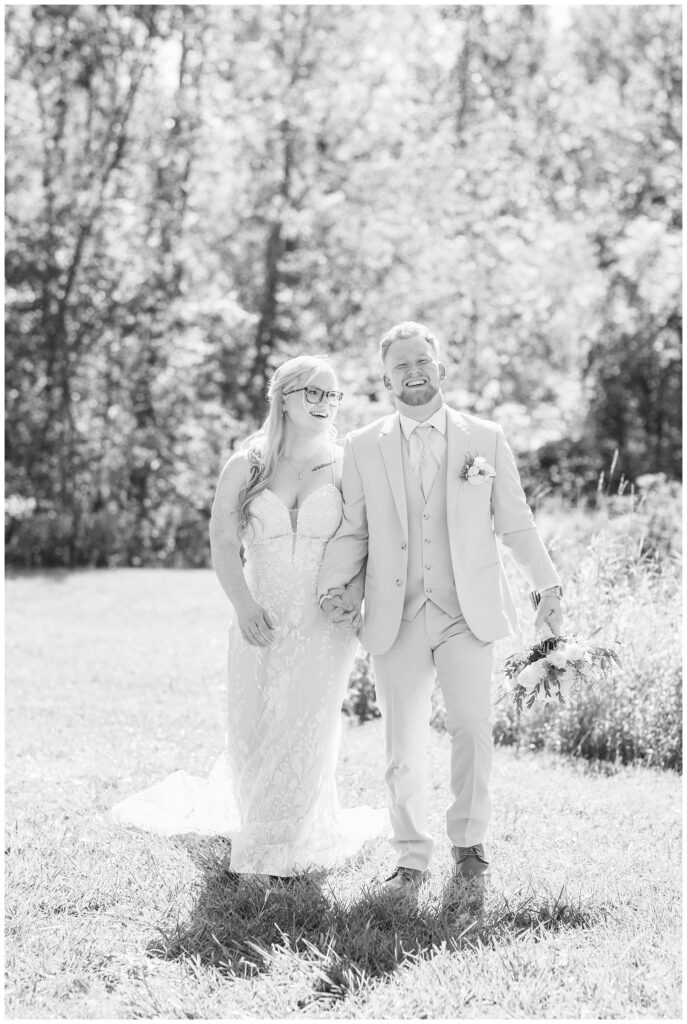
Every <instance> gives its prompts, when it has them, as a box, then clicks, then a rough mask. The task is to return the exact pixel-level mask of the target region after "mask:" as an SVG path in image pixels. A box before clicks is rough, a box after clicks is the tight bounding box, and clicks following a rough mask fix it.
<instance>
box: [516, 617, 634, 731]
mask: <svg viewBox="0 0 687 1024" xmlns="http://www.w3.org/2000/svg"><path fill="white" fill-rule="evenodd" d="M616 667H620V658H619V657H618V652H617V643H614V644H613V645H611V646H603V645H600V644H593V643H591V642H590V641H589V640H584V639H582V638H580V637H576V636H569V637H566V636H556V637H547V638H546V639H544V640H540V641H539V642H538V643H536V644H533V645H532V646H531V647H528V648H526V649H525V650H524V651H516V653H515V654H511V655H510V657H509V658H506V660H505V662H504V666H503V673H504V686H503V689H504V691H505V692H504V693H503V694H502V696H501V697H500V698H499V699H500V700H501V699H503V697H505V696H507V695H508V694H510V696H511V700H512V702H513V704H514V705H515V707H516V709H517V712H518V716H519V715H520V714H521V712H522V708H523V704H524V705H525V706H526V707H527V708H531V707H532V705H533V704H534V703H535V701H537V700H543V701H546V700H557V701H558V702H559V703H561V704H568V703H570V697H571V694H572V691H573V688H574V687H575V686H576V685H578V684H583V685H590V684H593V683H598V682H599V681H600V680H602V679H604V678H605V677H606V676H608V675H609V674H610V673H611V672H612V671H613V670H614V669H615V668H616Z"/></svg>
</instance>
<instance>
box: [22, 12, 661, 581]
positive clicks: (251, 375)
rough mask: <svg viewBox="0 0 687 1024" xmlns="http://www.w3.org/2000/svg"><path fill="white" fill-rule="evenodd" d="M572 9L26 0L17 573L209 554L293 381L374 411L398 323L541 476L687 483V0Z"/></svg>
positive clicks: (352, 420)
mask: <svg viewBox="0 0 687 1024" xmlns="http://www.w3.org/2000/svg"><path fill="white" fill-rule="evenodd" d="M570 10H572V11H573V13H572V14H571V15H563V16H561V15H557V16H556V15H555V12H554V10H553V8H547V7H545V6H544V7H542V6H515V7H493V6H479V5H472V6H470V5H463V6H445V7H441V6H439V7H431V6H430V7H421V6H408V7H395V8H384V7H378V6H377V7H375V6H372V7H350V6H335V5H334V6H330V5H324V6H320V7H318V6H313V5H303V6H291V5H289V6H267V7H259V6H224V5H220V6H207V7H202V6H200V7H199V6H195V5H188V6H171V5H170V6H167V5H160V6H151V5H103V6H85V5H45V6H40V5H35V6H32V7H19V6H16V7H12V6H9V7H8V8H7V26H6V65H7V67H6V78H7V105H6V111H7V112H6V153H7V169H6V187H7V199H6V214H7V223H6V243H7V250H6V282H7V288H6V295H7V324H6V339H7V344H6V352H7V369H6V384H7V401H6V407H7V429H6V437H7V458H6V464H7V485H8V494H9V500H8V504H7V544H8V547H7V552H8V559H9V560H10V561H14V562H17V563H19V564H26V565H45V564H64V565H73V564H96V565H105V564H142V563H146V564H203V563H204V562H205V561H206V559H207V544H206V532H207V518H208V513H209V506H210V502H211V497H212V491H213V487H214V483H215V479H216V476H217V473H218V471H219V469H220V467H221V464H222V461H223V460H224V459H225V458H226V456H227V455H228V454H229V453H230V451H231V449H232V447H233V445H234V444H235V443H237V441H238V440H239V439H241V438H242V437H244V436H245V435H246V434H247V433H248V432H249V431H250V430H251V429H252V428H253V427H254V426H255V425H256V423H257V422H258V421H259V419H260V418H261V416H262V414H263V413H264V395H265V386H266V383H267V380H268V379H269V376H270V373H271V371H272V369H273V367H274V366H275V365H276V364H278V362H279V361H281V360H282V359H283V358H284V357H285V356H288V355H291V354H294V353H296V352H298V351H303V350H305V351H324V352H329V353H331V354H332V356H333V357H334V359H335V362H336V365H337V367H338V368H339V370H340V375H341V378H342V386H343V388H344V390H345V392H346V403H345V406H344V409H343V410H342V414H341V418H340V427H341V429H343V430H345V429H350V428H352V427H355V426H358V425H361V424H362V423H364V422H367V421H369V420H370V419H371V418H374V417H375V416H377V415H381V414H382V413H384V412H386V411H387V409H388V404H387V399H386V396H385V394H384V391H383V388H382V387H381V385H380V379H379V378H380V375H379V371H378V366H377V362H376V340H377V338H378V337H379V335H380V334H381V332H382V331H383V330H384V329H386V328H387V327H388V326H389V325H390V324H391V323H393V322H395V321H397V320H402V319H418V320H424V321H426V322H428V323H430V324H431V325H432V327H433V328H434V329H435V331H436V333H437V334H438V336H439V337H440V338H441V339H442V341H443V343H444V346H445V349H446V354H447V356H448V358H449V361H450V364H451V368H450V372H449V381H448V385H447V389H446V396H447V399H448V400H449V401H451V402H452V403H455V404H457V405H459V406H460V407H462V408H467V409H469V410H471V411H473V412H476V413H477V414H479V415H486V416H493V417H495V418H497V419H499V420H501V421H502V422H503V423H504V425H505V426H506V428H507V430H508V432H509V434H510V436H511V438H512V440H513V441H514V443H515V447H516V448H517V449H518V450H519V451H520V452H521V453H522V454H523V457H524V464H525V465H526V466H527V467H528V474H529V477H531V479H532V480H533V481H537V482H539V483H541V484H543V485H546V484H548V485H549V486H555V487H560V488H562V489H563V490H566V491H568V492H570V493H576V492H579V491H581V490H584V489H585V488H586V487H587V486H591V487H593V485H594V482H595V478H596V476H597V474H598V471H599V470H600V469H601V468H602V467H603V466H604V464H606V463H607V462H608V460H609V458H610V456H611V454H612V453H613V451H614V450H615V449H618V450H619V453H620V454H619V462H618V466H619V469H620V471H622V472H623V473H625V475H626V476H627V477H629V478H633V477H635V476H636V475H638V474H641V473H646V472H654V473H655V472H664V473H666V474H668V475H672V476H677V475H679V472H680V456H679V450H680V435H679V429H680V332H681V318H680V299H679V293H680V277H679V255H680V250H679V245H680V231H681V222H680V209H681V206H680V151H681V137H680V125H681V109H680V98H681V77H680V75H681V71H680V68H681V63H680V61H681V54H680V11H679V8H677V7H674V6H664V7H609V6H602V7H596V8H594V7H591V8H590V7H584V8H575V9H570ZM561 17H565V18H567V20H565V21H561ZM542 446H543V447H542ZM537 453H541V454H540V455H538V454H537ZM556 453H560V458H558V456H557V454H556Z"/></svg>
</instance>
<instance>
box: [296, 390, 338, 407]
mask: <svg viewBox="0 0 687 1024" xmlns="http://www.w3.org/2000/svg"><path fill="white" fill-rule="evenodd" d="M299 391H305V400H306V402H308V404H309V405H319V404H320V402H321V401H322V399H323V398H324V397H325V396H326V398H327V401H328V403H329V404H330V405H338V404H339V403H340V402H341V399H342V398H343V391H323V390H322V388H313V387H310V386H308V387H305V388H294V390H293V391H285V392H284V394H285V395H297V394H298V392H299Z"/></svg>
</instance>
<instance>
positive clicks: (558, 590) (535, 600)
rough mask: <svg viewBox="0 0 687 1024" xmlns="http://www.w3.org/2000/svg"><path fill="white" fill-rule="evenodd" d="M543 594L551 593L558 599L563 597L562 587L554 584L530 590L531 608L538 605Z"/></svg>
mask: <svg viewBox="0 0 687 1024" xmlns="http://www.w3.org/2000/svg"><path fill="white" fill-rule="evenodd" d="M544 594H553V595H554V597H557V598H558V600H559V601H560V600H562V598H563V587H559V586H558V585H556V586H555V587H545V588H544V589H543V590H530V601H531V602H532V607H533V608H536V607H537V606H538V604H539V602H540V601H541V599H542V597H543V596H544Z"/></svg>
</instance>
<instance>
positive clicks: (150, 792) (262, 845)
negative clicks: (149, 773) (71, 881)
mask: <svg viewBox="0 0 687 1024" xmlns="http://www.w3.org/2000/svg"><path fill="white" fill-rule="evenodd" d="M292 513H295V515H294V518H293V519H292ZM251 515H252V519H251V528H250V529H249V531H248V533H249V536H248V537H247V538H246V540H245V544H244V546H245V559H246V560H245V565H244V571H245V574H246V580H247V583H248V586H249V588H250V590H251V593H252V594H253V597H254V598H255V600H256V601H257V602H258V604H260V605H262V606H263V607H264V608H266V609H267V611H268V612H269V614H270V618H271V621H272V622H273V624H275V625H276V627H277V628H276V631H275V640H274V642H273V643H272V645H271V646H269V647H267V648H260V647H254V646H251V645H250V644H247V643H246V642H245V641H244V640H243V637H242V636H241V633H240V630H239V627H238V623H237V621H236V619H235V618H234V621H233V622H232V624H231V626H230V628H229V653H228V679H229V685H228V696H229V706H228V729H227V744H226V748H225V751H224V752H223V754H222V755H221V756H220V758H219V759H218V761H217V763H216V764H215V766H214V768H213V770H212V772H211V774H210V776H209V778H207V779H199V778H195V777H193V776H190V775H188V774H187V773H186V772H182V771H177V772H174V773H173V774H172V775H171V776H169V777H168V778H167V779H165V780H164V781H163V782H161V783H158V784H156V785H154V786H151V787H150V788H149V789H147V790H144V791H143V792H142V793H138V794H135V795H134V796H132V797H128V798H127V799H125V800H123V801H121V803H119V804H116V805H115V807H114V808H113V809H112V812H111V814H112V817H113V818H114V820H115V821H117V822H119V823H120V824H127V825H135V826H137V827H139V828H144V829H147V830H149V831H156V832H163V833H165V834H168V835H171V834H177V833H183V832H197V833H201V834H215V835H218V834H219V835H225V836H230V837H231V840H232V850H231V867H232V870H234V871H237V872H246V873H248V872H255V873H259V874H273V875H290V874H293V873H294V872H296V871H301V870H306V869H308V868H329V867H332V866H334V864H336V863H338V862H340V861H342V860H343V859H345V858H346V857H347V856H350V855H351V854H353V853H355V852H356V851H357V850H358V849H359V848H360V847H361V846H362V844H363V843H364V842H365V840H366V839H368V838H371V837H372V836H374V835H379V834H380V833H382V832H384V831H386V830H388V812H387V811H386V810H373V809H371V808H369V807H357V808H355V809H351V810H342V809H341V808H340V806H339V801H338V797H337V791H336V783H335V778H334V773H335V768H336V761H337V757H338V752H339V742H340V736H341V704H342V701H343V698H344V695H345V691H346V686H347V683H348V678H349V675H350V670H351V667H352V663H353V658H354V656H355V651H356V640H355V638H354V637H353V636H352V635H351V634H350V633H347V632H345V631H344V630H342V629H340V628H337V627H336V626H334V625H332V624H331V623H329V622H328V620H327V618H326V616H325V615H324V613H323V612H322V611H321V610H320V608H319V607H318V602H317V579H318V575H319V570H320V565H321V562H322V558H323V555H324V549H325V547H326V544H327V541H328V540H329V539H330V537H332V535H333V534H334V533H335V532H336V529H337V527H338V526H339V523H340V521H341V515H342V500H341V494H340V492H339V489H338V487H337V486H336V485H335V484H334V483H328V484H325V485H324V486H322V487H320V488H319V489H318V490H316V491H315V492H313V493H311V494H310V495H308V496H307V497H306V499H305V500H304V501H303V503H302V505H301V506H300V509H298V511H297V512H296V511H295V510H289V509H288V508H287V507H286V505H285V504H284V502H283V501H282V500H281V498H279V497H278V496H277V495H276V494H275V493H274V492H273V491H270V490H264V491H261V492H260V493H259V494H258V495H257V496H256V497H255V498H254V499H253V501H252V503H251ZM296 517H297V518H296Z"/></svg>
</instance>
